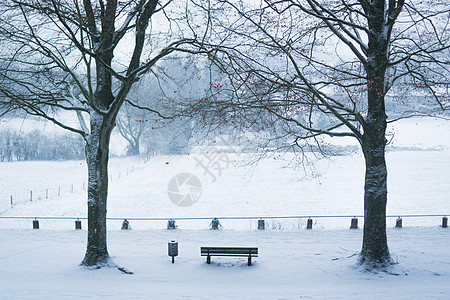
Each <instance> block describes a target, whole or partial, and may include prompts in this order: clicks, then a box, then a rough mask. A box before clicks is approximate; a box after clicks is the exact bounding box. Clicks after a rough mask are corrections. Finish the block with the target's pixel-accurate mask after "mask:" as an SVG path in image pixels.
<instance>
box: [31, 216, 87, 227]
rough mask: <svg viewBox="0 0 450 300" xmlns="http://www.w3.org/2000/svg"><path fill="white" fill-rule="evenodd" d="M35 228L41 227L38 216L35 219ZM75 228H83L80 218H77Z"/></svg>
mask: <svg viewBox="0 0 450 300" xmlns="http://www.w3.org/2000/svg"><path fill="white" fill-rule="evenodd" d="M33 229H39V220H38V219H37V218H35V219H34V220H33ZM75 230H81V221H80V220H75Z"/></svg>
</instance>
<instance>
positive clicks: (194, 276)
mask: <svg viewBox="0 0 450 300" xmlns="http://www.w3.org/2000/svg"><path fill="white" fill-rule="evenodd" d="M449 129H450V125H449V123H448V122H445V121H441V120H435V119H425V120H420V121H419V120H414V119H412V120H404V121H401V122H399V123H396V125H395V126H394V127H391V128H390V132H392V133H394V136H393V139H392V142H391V145H390V151H389V152H388V153H387V160H388V171H389V178H388V180H389V200H388V214H389V215H392V216H393V218H389V219H388V227H389V228H388V235H389V245H390V249H391V251H392V254H393V257H394V259H395V260H396V261H398V263H399V264H398V265H396V266H394V267H393V269H392V270H391V272H392V274H386V273H377V274H374V273H364V272H361V270H358V269H357V268H355V262H356V259H357V255H355V254H356V253H357V252H358V251H359V250H360V247H361V239H362V231H361V229H358V230H349V229H348V227H349V225H350V218H349V217H345V218H342V219H339V218H338V219H336V218H314V225H313V230H305V229H304V228H305V224H306V219H305V218H302V219H299V218H293V219H267V222H268V223H267V230H265V231H258V230H256V226H257V224H256V222H257V220H226V219H223V218H222V219H221V220H220V221H221V223H222V225H223V230H220V231H210V230H207V228H208V225H209V222H210V219H209V218H212V217H218V218H219V219H220V218H221V217H229V216H233V217H236V216H266V217H270V216H292V215H296V216H315V215H321V216H323V215H346V216H354V215H361V214H362V213H363V203H362V192H363V184H364V182H363V176H364V162H363V158H362V156H361V154H360V153H353V154H352V155H350V156H338V157H331V158H329V159H321V160H319V161H317V162H315V164H314V165H309V164H306V165H298V164H297V163H295V162H294V161H293V160H292V158H293V157H292V156H291V155H285V156H283V157H280V156H268V157H266V158H264V159H262V160H260V162H259V164H258V165H257V166H255V165H252V164H248V161H250V160H252V159H254V156H252V155H251V154H243V153H239V152H237V153H223V152H221V150H219V149H218V148H214V147H213V148H208V151H209V152H208V153H203V152H197V153H193V154H191V155H189V156H166V157H154V158H151V159H150V160H148V161H147V160H145V159H142V158H141V159H137V158H113V159H112V160H111V164H110V175H111V181H110V192H109V204H108V215H109V217H117V218H131V219H132V218H147V217H150V218H163V220H161V221H145V220H141V221H138V220H131V226H132V228H133V230H132V231H120V229H119V228H120V225H121V220H110V221H109V222H108V226H109V229H110V230H109V250H110V253H111V255H112V256H113V260H114V262H115V263H117V264H118V265H120V266H124V267H126V268H128V269H130V270H131V271H133V272H134V275H125V274H123V273H121V272H119V271H118V270H117V269H102V270H86V269H84V268H81V267H79V266H78V263H79V262H80V261H81V259H82V257H83V254H84V251H85V244H86V231H85V228H86V223H85V220H82V222H83V224H82V225H83V230H82V231H75V230H73V228H74V221H73V220H47V219H41V220H40V227H41V229H40V230H32V229H31V220H30V219H9V218H1V217H12V216H26V217H43V216H59V217H84V216H86V195H85V194H86V191H85V190H84V189H83V183H84V182H86V166H85V163H84V162H82V161H70V162H12V163H0V266H1V267H0V270H1V272H0V299H100V298H108V299H124V298H129V299H183V298H187V299H211V298H218V299H224V298H228V299H299V298H312V299H335V298H337V297H341V298H344V299H347V298H367V299H412V298H415V299H420V298H432V299H434V298H440V299H445V298H448V297H449V295H450V286H449V285H448V282H449V279H450V252H449V251H448V247H449V241H450V238H449V234H450V232H449V230H448V229H444V228H440V227H439V225H440V224H441V220H442V215H450V201H449V198H448V194H449V191H450V182H449V181H448V178H450V168H449V167H450V165H449V161H450V130H449ZM419 150H420V151H419ZM212 155H217V156H218V157H220V158H221V160H220V166H221V167H222V168H223V169H222V170H221V171H220V173H219V171H218V169H217V168H214V166H210V168H209V169H208V171H210V172H211V173H208V172H206V171H205V169H204V168H202V167H201V166H200V164H199V161H201V162H202V163H203V164H204V165H205V164H207V163H208V158H211V157H212ZM217 166H218V165H216V167H217ZM183 172H184V173H186V172H187V173H191V174H193V175H195V176H196V177H198V178H199V180H200V182H201V197H200V198H199V199H198V202H196V203H194V205H192V206H189V207H179V206H176V205H175V204H173V203H172V202H171V201H170V199H169V196H168V193H167V190H168V184H169V182H170V181H171V179H172V178H173V177H174V176H175V175H177V174H180V173H183ZM72 185H73V186H74V190H73V193H72ZM58 187H60V189H61V192H60V196H58V194H57V191H58ZM46 189H48V194H49V197H48V199H46ZM30 190H32V191H33V201H32V202H31V201H29V198H30ZM11 195H13V202H14V203H13V204H14V205H13V207H11V204H10V196H11ZM409 214H436V215H439V216H436V217H422V218H408V217H406V218H404V219H403V224H404V226H405V227H404V228H402V229H396V228H393V226H394V224H395V217H396V216H405V215H409ZM177 217H178V218H179V217H206V219H204V220H178V221H177V225H178V226H179V229H178V230H175V231H167V230H165V229H164V228H165V226H166V222H167V221H166V220H167V219H168V218H177ZM362 221H363V220H362V219H361V218H360V219H359V222H360V223H359V225H360V227H362V225H363V224H362ZM170 240H177V241H178V242H179V243H180V244H179V245H180V256H179V257H178V258H177V259H176V263H175V264H174V265H172V264H171V262H170V258H169V257H168V256H167V242H168V241H170ZM207 245H211V246H214V245H241V246H257V247H259V250H260V256H259V257H258V258H257V259H255V264H254V265H253V266H251V267H248V266H246V260H245V259H239V258H213V264H212V265H207V264H206V263H205V259H204V258H203V257H200V253H199V252H200V247H201V246H207Z"/></svg>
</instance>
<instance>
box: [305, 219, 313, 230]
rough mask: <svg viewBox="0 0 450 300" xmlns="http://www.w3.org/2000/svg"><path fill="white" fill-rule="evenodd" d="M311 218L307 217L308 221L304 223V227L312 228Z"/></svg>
mask: <svg viewBox="0 0 450 300" xmlns="http://www.w3.org/2000/svg"><path fill="white" fill-rule="evenodd" d="M312 225H313V220H312V219H311V218H309V219H308V222H307V223H306V229H312Z"/></svg>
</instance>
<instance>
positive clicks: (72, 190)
mask: <svg viewBox="0 0 450 300" xmlns="http://www.w3.org/2000/svg"><path fill="white" fill-rule="evenodd" d="M72 194H73V184H72Z"/></svg>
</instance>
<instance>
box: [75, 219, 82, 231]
mask: <svg viewBox="0 0 450 300" xmlns="http://www.w3.org/2000/svg"><path fill="white" fill-rule="evenodd" d="M75 230H81V221H80V220H76V221H75Z"/></svg>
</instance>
